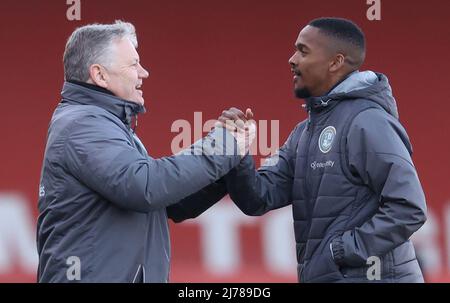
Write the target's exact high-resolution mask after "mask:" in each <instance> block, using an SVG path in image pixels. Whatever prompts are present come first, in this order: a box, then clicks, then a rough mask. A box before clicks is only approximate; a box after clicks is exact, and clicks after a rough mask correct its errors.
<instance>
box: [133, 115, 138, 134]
mask: <svg viewBox="0 0 450 303" xmlns="http://www.w3.org/2000/svg"><path fill="white" fill-rule="evenodd" d="M137 125H138V115H137V114H136V115H134V127H133V133H136V127H137Z"/></svg>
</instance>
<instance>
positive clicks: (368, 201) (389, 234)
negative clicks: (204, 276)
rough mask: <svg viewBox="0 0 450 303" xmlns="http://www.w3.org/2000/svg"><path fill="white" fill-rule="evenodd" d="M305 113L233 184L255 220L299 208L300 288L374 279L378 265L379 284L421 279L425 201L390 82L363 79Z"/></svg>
mask: <svg viewBox="0 0 450 303" xmlns="http://www.w3.org/2000/svg"><path fill="white" fill-rule="evenodd" d="M307 108H308V109H309V112H310V118H309V119H308V120H306V121H303V122H301V123H299V124H298V125H297V127H296V128H295V129H294V130H293V132H292V133H291V135H290V136H289V138H288V140H287V142H286V143H285V144H284V145H283V146H282V147H281V148H280V149H279V152H278V154H277V155H276V156H274V157H272V158H270V159H269V160H268V161H267V162H266V164H265V165H263V166H262V167H261V168H260V169H259V170H258V171H255V170H254V163H253V160H252V159H251V157H249V156H248V157H245V158H244V159H243V160H242V162H241V163H240V165H239V166H237V167H236V168H235V169H233V170H232V171H231V172H230V173H229V174H228V175H227V176H226V178H225V179H226V182H227V187H228V191H229V193H230V196H231V198H232V199H233V201H234V202H235V203H236V204H237V206H238V207H239V208H240V209H241V210H242V211H243V212H244V213H246V214H248V215H262V214H264V213H266V212H267V211H270V210H272V209H276V208H280V207H283V206H286V205H290V204H292V207H293V218H294V232H295V241H296V247H297V260H298V278H299V280H300V281H302V282H366V281H369V278H368V276H367V272H368V270H369V269H370V268H369V266H371V265H372V263H371V259H369V258H370V257H376V258H378V259H379V260H380V263H379V264H380V266H379V267H378V269H379V271H377V272H379V273H380V276H379V277H377V276H373V275H369V276H370V278H375V279H376V280H374V281H382V282H421V281H423V277H422V273H421V270H420V268H419V266H418V263H417V260H416V256H415V252H414V247H413V245H412V243H411V242H410V240H409V238H410V236H411V235H412V234H413V233H414V232H415V231H417V230H418V229H419V228H420V227H421V226H422V225H423V223H424V222H425V220H426V203H425V197H424V193H423V191H422V187H421V184H420V182H419V179H418V176H417V173H416V169H415V167H414V165H413V162H412V160H411V153H412V149H411V144H410V142H409V139H408V136H407V134H406V131H405V129H404V128H403V127H402V125H401V124H400V122H399V120H398V114H397V107H396V103H395V100H394V98H393V97H392V92H391V88H390V86H389V83H388V80H387V78H386V77H385V76H384V75H382V74H375V73H373V72H355V73H353V74H351V75H350V76H349V77H348V78H347V79H346V80H344V81H343V82H342V83H340V84H339V85H338V86H336V87H335V88H334V89H333V90H332V91H331V92H330V93H329V94H328V95H326V96H323V97H321V98H310V99H308V100H307ZM371 269H373V267H372V268H371ZM377 272H375V274H376V273H377ZM371 273H372V274H373V273H374V272H371ZM378 278H379V280H378Z"/></svg>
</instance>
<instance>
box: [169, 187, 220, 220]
mask: <svg viewBox="0 0 450 303" xmlns="http://www.w3.org/2000/svg"><path fill="white" fill-rule="evenodd" d="M226 194H227V188H226V185H225V181H224V180H223V178H221V179H219V180H218V181H217V182H214V183H212V184H210V185H208V186H206V187H205V188H203V189H201V190H200V191H198V192H196V193H195V194H192V195H190V196H189V197H186V198H184V199H183V200H181V201H180V202H177V203H175V204H172V205H170V206H169V207H167V216H168V217H169V218H170V219H172V220H173V221H174V222H176V223H179V222H182V221H184V220H187V219H193V218H196V217H198V216H200V215H201V214H202V213H203V212H205V211H206V210H208V209H209V208H210V207H211V206H213V205H214V204H216V203H217V202H219V201H220V200H221V199H222V198H223V197H225V195H226Z"/></svg>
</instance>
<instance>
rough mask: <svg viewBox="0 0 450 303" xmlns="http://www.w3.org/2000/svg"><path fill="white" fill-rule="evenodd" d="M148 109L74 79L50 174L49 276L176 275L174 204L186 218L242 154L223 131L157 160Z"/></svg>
mask: <svg viewBox="0 0 450 303" xmlns="http://www.w3.org/2000/svg"><path fill="white" fill-rule="evenodd" d="M142 111H143V107H142V106H140V105H137V104H135V103H131V102H128V101H125V100H122V99H120V98H117V97H115V96H113V95H110V94H108V93H105V92H101V91H97V90H95V89H91V88H88V87H85V86H83V85H78V84H75V83H69V82H66V83H65V84H64V87H63V90H62V101H61V103H60V104H59V105H58V107H57V108H56V110H55V112H54V114H53V117H52V120H51V123H50V126H49V130H48V136H47V145H46V148H45V155H44V161H43V166H42V173H41V181H40V190H39V205H38V206H39V218H38V226H37V247H38V253H39V268H38V280H39V281H40V282H77V281H80V282H133V281H134V282H136V281H139V282H167V281H168V276H169V261H170V241H169V230H168V222H167V212H166V208H167V207H168V206H171V208H170V209H171V211H170V212H171V214H172V215H171V217H173V218H174V220H175V221H181V220H184V219H187V218H190V217H195V216H197V215H199V214H200V213H201V212H203V211H204V210H205V209H207V208H208V207H209V206H211V205H212V204H213V203H214V202H215V201H218V200H219V199H220V198H222V197H223V195H224V194H225V192H224V190H223V187H224V186H223V185H220V184H219V183H217V184H216V183H214V182H215V181H216V180H218V179H219V178H221V177H222V176H223V175H225V174H226V173H227V172H228V171H229V170H230V169H231V168H232V167H234V166H235V165H237V164H238V163H239V161H240V160H241V157H240V156H237V155H236V153H235V151H236V146H235V145H236V141H235V139H234V137H233V136H232V135H231V134H229V133H228V132H227V131H225V130H224V129H222V128H219V129H215V130H214V131H212V132H211V133H209V134H208V136H206V137H205V138H203V139H202V140H200V141H198V142H196V143H195V144H194V145H192V146H191V148H189V149H186V150H185V151H183V152H181V153H180V154H177V155H175V156H171V157H165V158H160V159H153V158H151V157H150V156H149V155H148V154H147V152H146V150H145V148H144V146H143V145H142V144H141V142H140V141H139V139H138V137H137V136H136V134H135V133H134V132H133V131H132V129H131V127H130V123H131V120H132V118H133V116H135V115H137V114H138V113H139V112H142ZM202 201H204V202H202ZM177 202H180V203H179V206H178V204H175V203H177ZM202 203H204V204H203V205H202ZM191 205H192V209H190V207H191Z"/></svg>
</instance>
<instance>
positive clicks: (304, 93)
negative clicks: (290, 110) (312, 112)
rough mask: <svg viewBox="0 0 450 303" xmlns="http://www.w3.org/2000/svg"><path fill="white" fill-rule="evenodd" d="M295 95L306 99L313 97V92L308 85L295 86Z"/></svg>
mask: <svg viewBox="0 0 450 303" xmlns="http://www.w3.org/2000/svg"><path fill="white" fill-rule="evenodd" d="M294 95H295V97H296V98H299V99H306V98H309V97H311V92H310V91H309V90H308V89H307V88H306V87H301V88H295V89H294Z"/></svg>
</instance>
